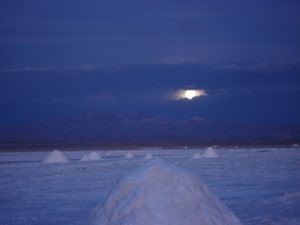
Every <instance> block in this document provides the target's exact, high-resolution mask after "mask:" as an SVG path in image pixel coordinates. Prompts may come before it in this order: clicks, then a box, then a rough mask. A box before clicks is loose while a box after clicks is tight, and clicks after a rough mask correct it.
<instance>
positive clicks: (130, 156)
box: [124, 152, 134, 159]
mask: <svg viewBox="0 0 300 225" xmlns="http://www.w3.org/2000/svg"><path fill="white" fill-rule="evenodd" d="M124 157H125V158H126V159H131V158H133V157H134V155H133V154H132V153H131V152H127V153H126V155H125V156H124Z"/></svg>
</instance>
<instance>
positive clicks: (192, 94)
mask: <svg viewBox="0 0 300 225" xmlns="http://www.w3.org/2000/svg"><path fill="white" fill-rule="evenodd" d="M184 95H185V97H186V98H188V99H190V100H191V99H192V98H194V97H196V96H197V92H196V91H195V90H187V91H185V93H184Z"/></svg>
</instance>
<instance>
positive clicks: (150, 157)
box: [144, 153, 153, 160]
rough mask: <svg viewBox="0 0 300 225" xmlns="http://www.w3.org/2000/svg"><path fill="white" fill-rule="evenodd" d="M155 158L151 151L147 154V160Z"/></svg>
mask: <svg viewBox="0 0 300 225" xmlns="http://www.w3.org/2000/svg"><path fill="white" fill-rule="evenodd" d="M152 158H153V156H152V155H151V154H150V153H148V154H147V155H145V158H144V159H145V160H150V159H152Z"/></svg>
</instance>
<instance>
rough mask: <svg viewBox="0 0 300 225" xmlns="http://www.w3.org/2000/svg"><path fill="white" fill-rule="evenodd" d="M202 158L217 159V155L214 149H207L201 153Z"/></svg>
mask: <svg viewBox="0 0 300 225" xmlns="http://www.w3.org/2000/svg"><path fill="white" fill-rule="evenodd" d="M203 157H205V158H217V157H219V155H218V153H217V152H216V151H215V149H214V148H212V147H208V148H207V149H206V150H205V152H204V153H203Z"/></svg>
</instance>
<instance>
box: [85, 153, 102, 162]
mask: <svg viewBox="0 0 300 225" xmlns="http://www.w3.org/2000/svg"><path fill="white" fill-rule="evenodd" d="M88 156H89V158H90V159H91V160H92V161H97V160H101V156H100V155H99V154H98V152H91V153H90V154H89V155H88Z"/></svg>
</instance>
